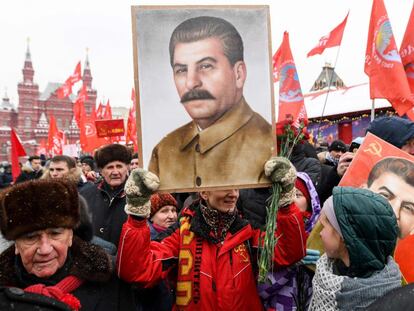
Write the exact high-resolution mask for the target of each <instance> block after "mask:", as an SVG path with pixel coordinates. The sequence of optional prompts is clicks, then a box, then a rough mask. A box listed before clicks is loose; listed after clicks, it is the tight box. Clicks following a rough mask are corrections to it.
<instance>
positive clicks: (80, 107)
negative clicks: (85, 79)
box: [73, 84, 88, 126]
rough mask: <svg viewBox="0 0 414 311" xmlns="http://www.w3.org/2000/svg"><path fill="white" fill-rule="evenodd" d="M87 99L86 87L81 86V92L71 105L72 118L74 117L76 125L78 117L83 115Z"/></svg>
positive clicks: (78, 122) (78, 121)
mask: <svg viewBox="0 0 414 311" xmlns="http://www.w3.org/2000/svg"><path fill="white" fill-rule="evenodd" d="M87 99H88V92H87V91H86V85H85V84H83V85H82V88H81V90H80V91H79V93H78V98H77V99H76V101H75V103H74V104H73V116H74V117H75V120H76V123H77V124H78V126H79V124H80V117H81V115H82V114H85V101H86V100H87Z"/></svg>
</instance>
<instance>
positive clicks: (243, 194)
mask: <svg viewBox="0 0 414 311" xmlns="http://www.w3.org/2000/svg"><path fill="white" fill-rule="evenodd" d="M271 195H272V189H271V188H269V187H268V188H254V189H240V194H239V199H238V201H237V209H238V210H239V212H240V213H241V214H242V215H243V218H244V219H246V220H248V221H249V223H250V225H251V226H252V227H253V228H255V229H257V228H263V227H264V225H265V224H266V215H267V212H266V204H267V202H269V201H268V200H269V199H270V196H271Z"/></svg>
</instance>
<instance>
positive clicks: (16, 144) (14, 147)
mask: <svg viewBox="0 0 414 311" xmlns="http://www.w3.org/2000/svg"><path fill="white" fill-rule="evenodd" d="M10 142H11V167H12V177H13V181H15V180H16V178H17V176H19V175H20V173H21V170H20V166H19V157H24V156H25V155H26V151H25V150H24V148H23V145H22V143H21V142H20V139H19V136H18V135H17V133H16V132H15V131H14V129H11V131H10Z"/></svg>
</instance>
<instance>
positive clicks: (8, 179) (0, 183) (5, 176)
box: [0, 172, 13, 189]
mask: <svg viewBox="0 0 414 311" xmlns="http://www.w3.org/2000/svg"><path fill="white" fill-rule="evenodd" d="M12 181H13V177H12V174H11V173H8V172H4V173H1V174H0V189H3V188H6V187H8V186H10V184H11V183H12Z"/></svg>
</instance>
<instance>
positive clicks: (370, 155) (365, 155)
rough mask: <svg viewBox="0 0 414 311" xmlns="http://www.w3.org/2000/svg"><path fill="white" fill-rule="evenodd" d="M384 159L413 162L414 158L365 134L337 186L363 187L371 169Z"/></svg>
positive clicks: (373, 136) (377, 138)
mask: <svg viewBox="0 0 414 311" xmlns="http://www.w3.org/2000/svg"><path fill="white" fill-rule="evenodd" d="M384 158H403V159H407V160H409V161H411V162H414V157H413V156H411V155H410V154H408V153H407V152H404V151H402V150H401V149H398V148H397V147H394V146H393V145H391V144H389V143H387V142H386V141H384V140H382V139H381V138H379V137H377V136H375V135H374V134H371V133H367V135H366V136H365V139H364V141H363V143H362V144H361V146H360V147H359V149H358V151H357V153H356V154H355V157H354V159H353V160H352V162H351V164H350V165H349V168H348V169H347V171H346V172H345V174H344V176H343V177H342V179H341V182H340V183H339V186H348V187H357V188H359V187H364V186H366V184H367V180H368V175H369V173H370V172H371V170H372V168H373V167H374V165H375V164H377V163H378V162H379V161H381V160H383V159H384Z"/></svg>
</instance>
